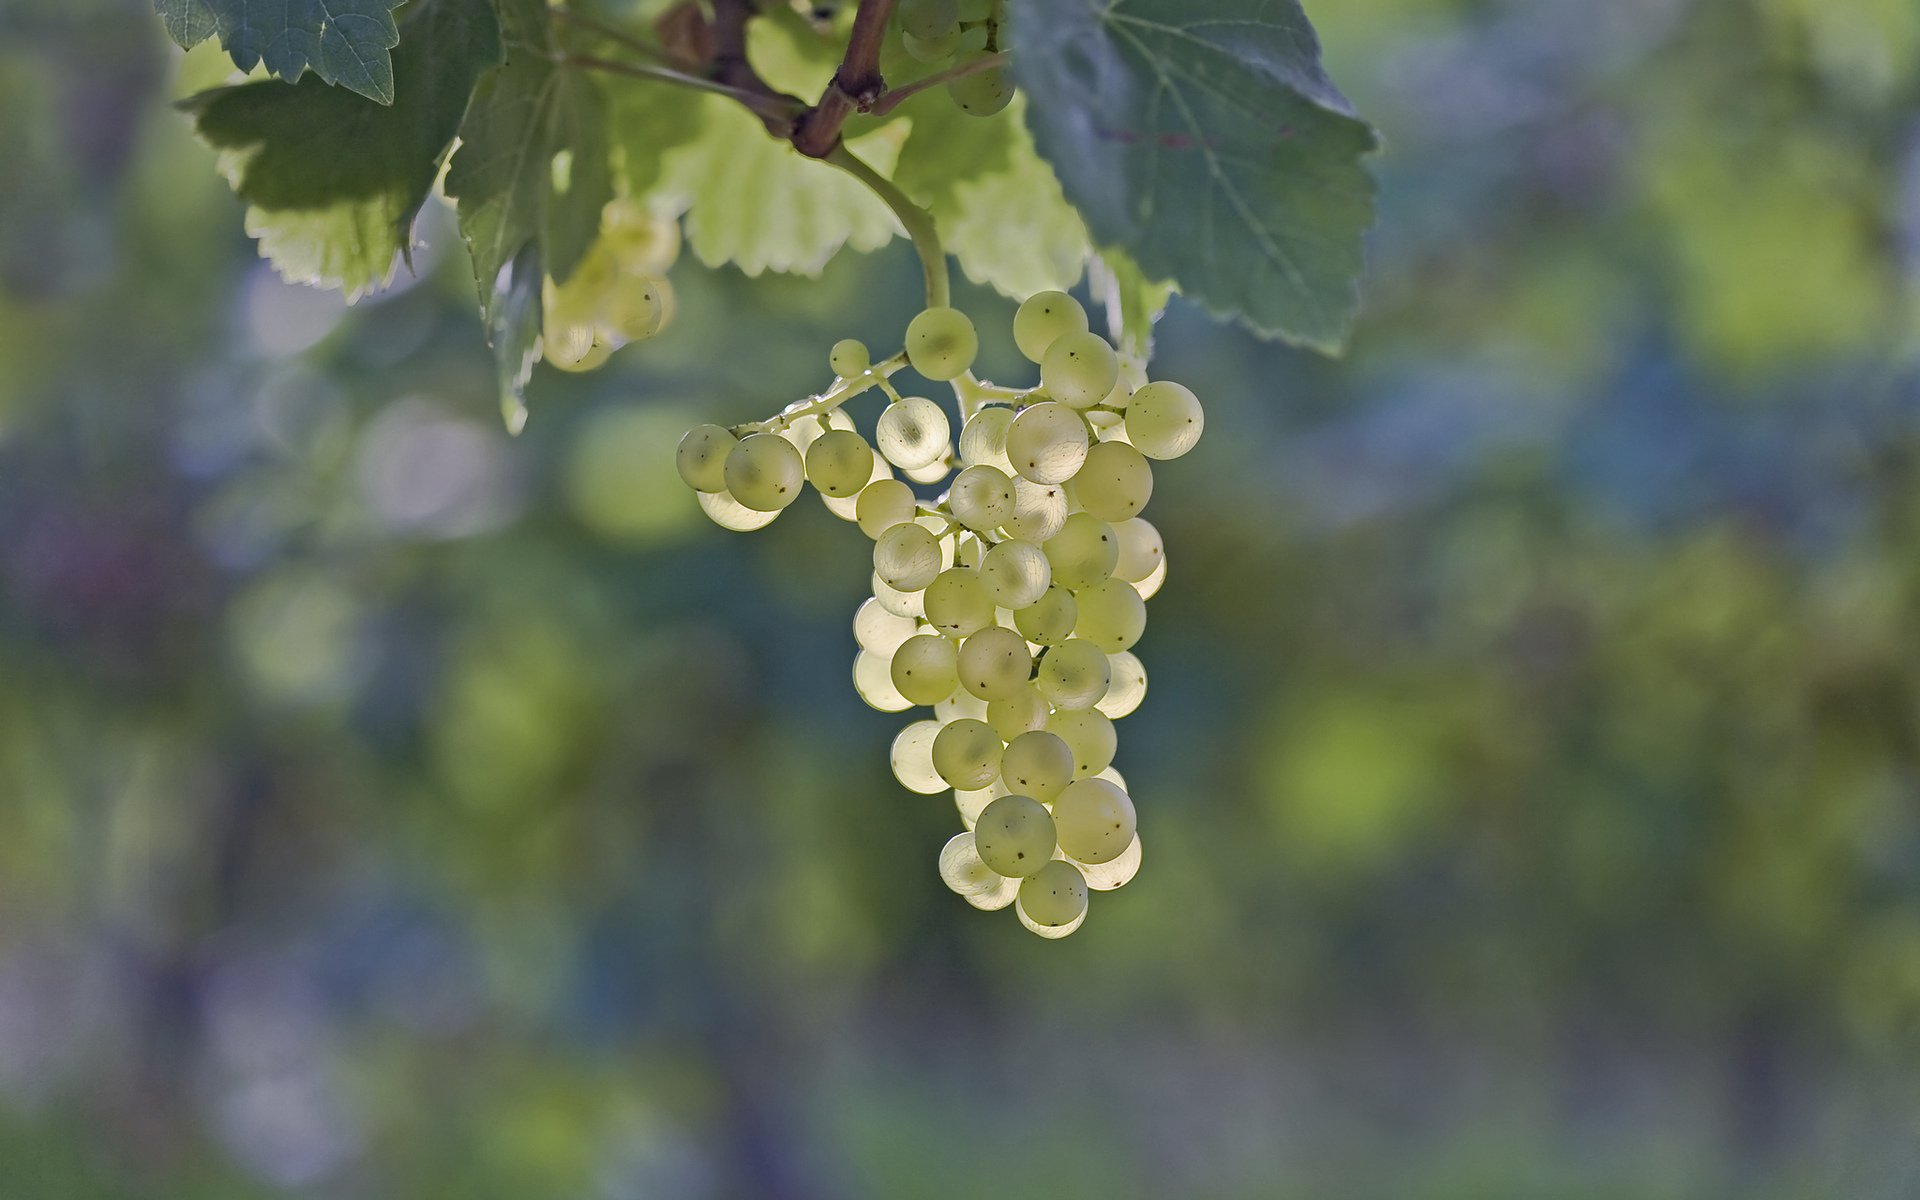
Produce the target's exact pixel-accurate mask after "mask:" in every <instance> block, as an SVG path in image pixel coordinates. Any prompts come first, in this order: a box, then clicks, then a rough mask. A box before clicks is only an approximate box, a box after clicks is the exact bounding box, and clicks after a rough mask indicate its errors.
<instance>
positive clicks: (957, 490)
mask: <svg viewBox="0 0 1920 1200" xmlns="http://www.w3.org/2000/svg"><path fill="white" fill-rule="evenodd" d="M947 507H948V508H949V509H951V510H952V512H953V515H954V519H955V520H957V521H959V522H960V523H961V524H962V525H965V526H966V527H967V528H968V529H975V530H983V531H984V530H988V529H994V528H997V527H998V526H1000V525H1001V524H1002V523H1004V522H1006V521H1008V520H1010V519H1011V518H1012V517H1013V513H1014V500H1013V480H1011V479H1008V478H1007V474H1006V472H1005V471H1002V470H1000V468H998V467H989V466H985V465H981V466H974V467H968V468H966V469H965V470H963V471H961V472H960V473H959V474H958V475H956V476H954V478H953V486H952V487H951V488H950V489H948V492H947Z"/></svg>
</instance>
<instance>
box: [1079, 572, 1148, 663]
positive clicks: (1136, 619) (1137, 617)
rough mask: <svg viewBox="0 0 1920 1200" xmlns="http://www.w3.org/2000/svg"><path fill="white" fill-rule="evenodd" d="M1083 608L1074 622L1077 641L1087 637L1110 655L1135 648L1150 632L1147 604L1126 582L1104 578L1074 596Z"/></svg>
mask: <svg viewBox="0 0 1920 1200" xmlns="http://www.w3.org/2000/svg"><path fill="white" fill-rule="evenodd" d="M1073 600H1074V603H1076V604H1078V605H1079V606H1080V618H1079V620H1077V621H1075V622H1074V626H1073V632H1074V636H1075V637H1076V638H1084V639H1086V640H1087V641H1089V642H1092V643H1093V644H1095V645H1096V646H1099V647H1100V649H1101V650H1103V651H1104V652H1106V653H1108V654H1118V653H1120V652H1121V651H1123V650H1131V649H1133V644H1134V643H1135V642H1137V641H1139V640H1140V635H1141V634H1143V633H1145V632H1146V631H1147V602H1146V601H1145V600H1143V599H1141V598H1140V593H1139V592H1137V591H1135V590H1134V587H1133V585H1132V584H1131V583H1128V582H1127V581H1126V580H1124V579H1103V580H1101V581H1100V582H1099V583H1096V584H1094V585H1093V586H1092V587H1089V588H1081V589H1080V590H1079V591H1077V592H1075V593H1074V594H1073Z"/></svg>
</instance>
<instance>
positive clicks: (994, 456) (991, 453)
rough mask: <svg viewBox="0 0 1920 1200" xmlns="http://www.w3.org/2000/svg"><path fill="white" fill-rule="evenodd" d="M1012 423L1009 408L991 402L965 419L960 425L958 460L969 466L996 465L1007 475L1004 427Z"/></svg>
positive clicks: (1007, 465)
mask: <svg viewBox="0 0 1920 1200" xmlns="http://www.w3.org/2000/svg"><path fill="white" fill-rule="evenodd" d="M1012 424H1013V410H1012V409H1011V408H1007V407H1006V406H1004V405H999V404H995V405H991V406H989V407H987V408H983V409H981V410H980V411H979V412H977V413H975V414H973V415H972V416H971V417H968V418H967V423H966V424H965V425H963V426H961V427H960V461H961V462H963V463H965V464H967V465H968V466H970V467H997V468H999V469H1000V470H1002V471H1005V472H1007V473H1008V474H1012V473H1013V464H1012V463H1011V462H1009V461H1007V427H1008V426H1009V425H1012Z"/></svg>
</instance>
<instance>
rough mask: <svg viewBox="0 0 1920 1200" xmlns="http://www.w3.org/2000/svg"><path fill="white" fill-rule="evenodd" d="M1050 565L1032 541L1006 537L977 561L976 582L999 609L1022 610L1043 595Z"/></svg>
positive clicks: (1049, 580) (1045, 592)
mask: <svg viewBox="0 0 1920 1200" xmlns="http://www.w3.org/2000/svg"><path fill="white" fill-rule="evenodd" d="M1052 582H1053V564H1051V563H1049V562H1048V561H1047V553H1046V551H1044V550H1042V549H1041V548H1040V547H1038V546H1036V545H1034V544H1033V543H1032V542H1028V541H1023V540H1021V539H1019V538H1008V539H1007V540H1006V541H1004V542H1000V543H998V544H997V545H995V546H993V547H992V548H990V549H989V550H988V551H987V552H986V554H985V555H984V556H982V557H981V559H980V583H981V585H982V586H983V587H985V588H986V592H987V595H988V596H989V597H990V598H991V599H992V600H993V602H994V604H996V605H998V606H999V607H1001V608H1009V609H1022V608H1025V607H1027V606H1028V605H1029V604H1032V603H1034V602H1035V601H1037V600H1039V599H1040V597H1042V596H1044V595H1046V594H1047V586H1048V585H1049V584H1051V583H1052Z"/></svg>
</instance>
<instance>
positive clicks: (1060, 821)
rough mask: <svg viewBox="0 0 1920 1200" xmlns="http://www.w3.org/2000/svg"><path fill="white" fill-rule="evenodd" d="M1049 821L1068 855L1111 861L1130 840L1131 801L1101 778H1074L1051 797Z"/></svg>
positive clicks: (1092, 862) (1089, 861)
mask: <svg viewBox="0 0 1920 1200" xmlns="http://www.w3.org/2000/svg"><path fill="white" fill-rule="evenodd" d="M1053 823H1054V826H1055V828H1056V830H1057V831H1058V836H1059V840H1060V851H1061V853H1063V854H1065V855H1066V856H1067V857H1068V858H1072V859H1075V860H1077V861H1079V862H1083V863H1087V864H1089V865H1096V864H1099V863H1104V862H1112V861H1113V860H1114V859H1116V858H1119V857H1120V855H1121V854H1122V853H1123V852H1124V851H1125V850H1126V848H1127V847H1128V846H1130V845H1132V844H1133V834H1134V812H1133V801H1132V800H1131V799H1130V798H1129V797H1128V796H1127V794H1126V793H1125V792H1123V791H1121V790H1120V789H1119V788H1117V787H1115V786H1114V785H1113V784H1111V783H1108V782H1107V781H1106V780H1104V779H1081V780H1076V781H1075V782H1073V783H1070V784H1068V785H1067V787H1066V789H1065V790H1064V791H1062V792H1061V793H1060V795H1059V797H1058V798H1056V799H1055V800H1054V802H1053Z"/></svg>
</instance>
